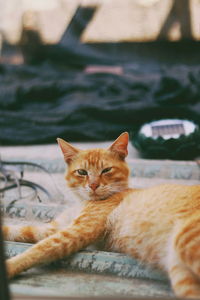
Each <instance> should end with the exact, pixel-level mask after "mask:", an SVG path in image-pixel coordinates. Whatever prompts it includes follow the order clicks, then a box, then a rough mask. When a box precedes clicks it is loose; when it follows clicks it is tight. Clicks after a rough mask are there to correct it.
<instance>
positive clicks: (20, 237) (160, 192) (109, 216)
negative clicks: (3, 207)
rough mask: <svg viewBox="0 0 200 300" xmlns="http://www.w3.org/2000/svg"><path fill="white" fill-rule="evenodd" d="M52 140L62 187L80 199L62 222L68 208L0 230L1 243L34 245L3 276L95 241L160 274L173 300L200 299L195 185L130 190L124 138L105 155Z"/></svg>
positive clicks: (199, 204)
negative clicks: (62, 165)
mask: <svg viewBox="0 0 200 300" xmlns="http://www.w3.org/2000/svg"><path fill="white" fill-rule="evenodd" d="M58 143H59V145H60V147H61V150H62V152H63V154H64V158H65V161H66V162H67V164H68V170H67V174H66V180H67V183H68V186H69V187H70V188H71V189H73V190H74V192H75V193H76V194H77V195H78V196H79V197H80V198H81V199H82V200H83V208H82V210H81V212H80V214H79V216H78V217H76V218H75V219H74V220H73V221H72V222H71V223H70V224H68V222H69V220H68V216H67V209H66V212H64V213H63V214H62V215H61V216H60V217H58V218H57V219H56V220H54V221H53V222H51V223H49V224H47V225H44V226H43V227H40V226H38V227H37V226H24V227H22V226H21V227H20V226H18V227H15V228H14V227H13V228H12V227H9V226H5V227H4V236H5V238H6V239H12V240H16V241H26V242H37V243H36V244H35V245H34V246H32V247H31V248H29V249H28V250H27V251H25V252H24V253H22V254H19V255H17V256H16V257H13V258H11V259H8V261H7V269H8V274H9V277H13V276H15V275H16V274H18V273H20V272H22V271H24V270H26V269H28V268H30V267H32V266H35V265H38V264H41V263H46V262H51V261H54V260H57V259H60V258H63V257H65V256H67V255H70V254H71V253H74V252H76V251H78V250H80V249H82V248H84V247H86V246H88V245H89V244H91V243H94V242H96V241H102V242H103V245H104V247H103V249H104V250H110V251H116V252H123V253H126V254H129V255H131V256H133V257H135V258H137V259H140V260H141V261H143V262H146V263H149V264H153V265H156V266H157V267H159V268H160V269H163V270H164V271H166V272H167V273H168V275H169V278H170V280H171V285H172V287H173V290H174V292H175V294H176V295H177V296H182V297H188V298H195V297H200V185H198V186H184V185H177V184H171V185H169V184H164V185H159V186H155V187H151V188H147V189H143V190H135V189H129V188H128V177H129V170H128V166H127V164H126V162H125V157H126V156H127V145H128V133H126V132H125V133H123V134H121V135H120V136H119V137H118V139H117V140H116V141H115V142H114V143H113V144H112V145H111V147H110V148H109V149H107V150H104V149H93V150H79V149H76V148H75V147H73V146H71V145H70V144H68V143H67V142H65V141H64V140H61V139H58Z"/></svg>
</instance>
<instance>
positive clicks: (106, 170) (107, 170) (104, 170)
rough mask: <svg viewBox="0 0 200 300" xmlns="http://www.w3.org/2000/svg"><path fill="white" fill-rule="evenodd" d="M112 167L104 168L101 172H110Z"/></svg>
mask: <svg viewBox="0 0 200 300" xmlns="http://www.w3.org/2000/svg"><path fill="white" fill-rule="evenodd" d="M111 169H112V168H111V167H110V168H105V169H103V171H102V172H101V174H104V173H108V172H109V171H111Z"/></svg>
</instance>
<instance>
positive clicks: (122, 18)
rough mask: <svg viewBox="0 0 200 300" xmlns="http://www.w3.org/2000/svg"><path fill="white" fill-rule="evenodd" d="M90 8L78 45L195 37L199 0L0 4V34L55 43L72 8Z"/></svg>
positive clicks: (10, 0) (13, 0)
mask: <svg viewBox="0 0 200 300" xmlns="http://www.w3.org/2000/svg"><path fill="white" fill-rule="evenodd" d="M91 5H92V6H96V11H95V14H94V16H93V18H92V19H91V20H90V23H89V25H88V26H87V28H86V29H85V31H84V32H83V34H82V37H81V39H82V41H84V42H124V41H129V42H130V41H136V42H141V41H142V42H145V41H146V42H149V41H155V40H157V39H159V40H166V39H169V40H172V41H177V40H180V39H194V40H199V39H200V26H199V22H200V1H199V0H181V1H180V0H165V1H162V0H73V1H71V0H48V1H45V0H35V1H32V0H27V1H23V0H7V1H3V0H0V32H1V34H2V35H3V37H4V38H5V40H7V41H8V42H9V43H11V44H15V43H17V42H19V40H20V37H21V31H22V28H23V27H24V26H25V27H26V28H27V27H28V28H33V29H36V30H38V31H39V33H40V36H41V39H42V40H43V42H44V43H48V44H52V43H57V42H58V41H59V40H60V39H61V37H62V34H63V33H64V32H65V30H66V28H67V26H68V24H69V23H70V21H71V19H72V17H73V15H74V14H75V12H76V10H77V8H78V6H91Z"/></svg>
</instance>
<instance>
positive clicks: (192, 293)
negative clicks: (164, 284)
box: [167, 221, 200, 299]
mask: <svg viewBox="0 0 200 300" xmlns="http://www.w3.org/2000/svg"><path fill="white" fill-rule="evenodd" d="M199 224H200V223H199ZM193 225H194V224H193V222H190V221H189V222H187V223H186V225H185V226H184V225H183V224H182V222H181V223H180V224H179V226H177V228H176V230H175V234H174V235H173V237H172V239H171V241H170V245H169V248H168V251H167V252H168V260H167V269H168V274H169V277H170V280H171V285H172V288H173V290H174V292H175V294H176V296H178V297H186V298H191V299H195V298H200V280H199V276H197V275H196V274H195V272H194V268H193V266H196V263H195V261H193V259H194V254H193V250H192V249H190V247H187V243H185V242H186V241H187V242H189V240H190V238H191V239H192V236H193V235H194V232H195V230H194V228H193ZM190 230H191V232H190V233H189V232H188V231H190ZM189 237H190V238H189ZM181 241H182V242H181ZM183 241H185V242H183ZM199 241H200V239H199ZM195 244H196V243H195ZM197 244H198V245H199V249H200V244H199V242H198V241H197ZM188 251H191V253H190V254H189V253H188ZM185 253H187V255H188V257H190V261H187V260H186V259H185V258H186V256H185ZM199 253H200V252H199ZM183 254H184V255H183ZM198 263H200V256H199V257H198Z"/></svg>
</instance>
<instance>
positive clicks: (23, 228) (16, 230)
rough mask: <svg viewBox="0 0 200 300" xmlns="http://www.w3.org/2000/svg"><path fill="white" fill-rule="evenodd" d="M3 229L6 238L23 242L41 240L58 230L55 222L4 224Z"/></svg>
mask: <svg viewBox="0 0 200 300" xmlns="http://www.w3.org/2000/svg"><path fill="white" fill-rule="evenodd" d="M2 229H3V236H4V240H6V241H15V242H23V243H36V242H39V241H41V240H43V239H44V238H46V237H48V236H50V235H52V234H54V233H55V232H56V231H57V230H58V229H57V226H56V224H54V222H51V223H48V224H40V225H33V224H26V225H23V224H17V225H4V226H3V227H2Z"/></svg>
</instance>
